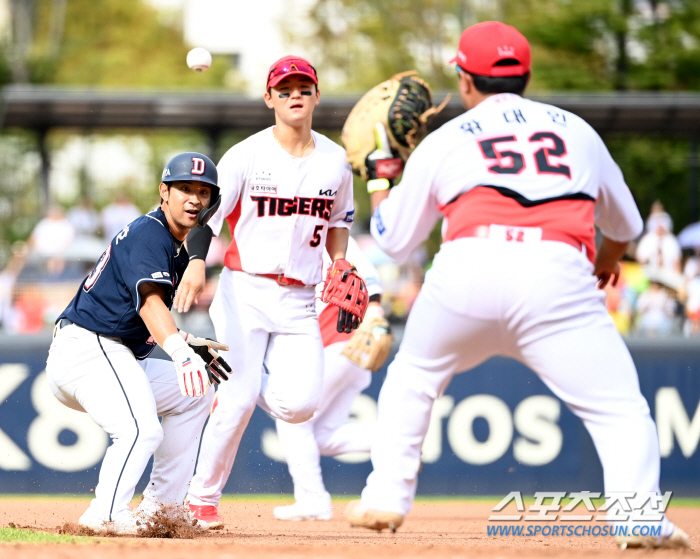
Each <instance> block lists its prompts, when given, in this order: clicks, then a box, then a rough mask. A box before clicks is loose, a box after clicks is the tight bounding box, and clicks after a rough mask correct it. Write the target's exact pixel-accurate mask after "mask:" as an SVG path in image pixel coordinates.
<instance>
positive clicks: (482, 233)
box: [455, 225, 584, 251]
mask: <svg viewBox="0 0 700 559" xmlns="http://www.w3.org/2000/svg"><path fill="white" fill-rule="evenodd" d="M489 227H490V226H489V225H474V226H473V227H466V228H464V229H461V230H460V231H459V232H458V233H457V235H456V236H455V238H456V239H460V238H463V237H479V238H482V239H486V238H488V236H489ZM518 229H531V227H517V226H515V225H514V226H513V230H515V231H517V230H518ZM541 240H542V241H558V242H560V243H566V244H567V245H570V246H572V247H574V248H575V249H576V250H578V251H583V250H584V245H583V243H582V242H581V241H579V240H578V239H576V238H575V237H574V236H573V235H569V234H567V233H562V232H561V231H547V230H546V229H542V239H541ZM510 242H518V239H517V237H516V238H514V239H513V240H512V241H510Z"/></svg>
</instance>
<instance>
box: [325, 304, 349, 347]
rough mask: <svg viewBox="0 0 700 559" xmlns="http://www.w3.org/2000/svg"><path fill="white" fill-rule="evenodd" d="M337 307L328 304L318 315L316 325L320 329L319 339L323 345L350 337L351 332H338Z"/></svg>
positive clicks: (326, 345)
mask: <svg viewBox="0 0 700 559" xmlns="http://www.w3.org/2000/svg"><path fill="white" fill-rule="evenodd" d="M339 310H340V309H339V307H336V306H335V305H328V306H327V307H326V308H325V309H323V310H322V311H321V314H320V315H319V316H318V326H319V328H320V329H321V341H322V342H323V347H328V346H329V345H331V344H334V343H336V342H345V341H347V340H349V339H350V338H351V337H352V334H346V333H345V332H338V311H339Z"/></svg>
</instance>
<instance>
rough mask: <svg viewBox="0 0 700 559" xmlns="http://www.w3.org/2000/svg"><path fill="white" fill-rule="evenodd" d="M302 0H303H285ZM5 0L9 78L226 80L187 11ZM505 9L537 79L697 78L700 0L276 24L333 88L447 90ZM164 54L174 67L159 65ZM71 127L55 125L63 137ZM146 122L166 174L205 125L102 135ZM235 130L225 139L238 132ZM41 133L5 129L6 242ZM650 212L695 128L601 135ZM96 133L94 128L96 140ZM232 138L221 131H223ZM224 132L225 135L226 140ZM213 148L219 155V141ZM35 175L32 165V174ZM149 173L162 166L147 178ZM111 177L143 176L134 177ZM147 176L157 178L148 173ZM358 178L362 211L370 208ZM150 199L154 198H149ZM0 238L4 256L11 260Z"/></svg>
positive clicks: (313, 13) (401, 3) (369, 9)
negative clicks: (403, 80)
mask: <svg viewBox="0 0 700 559" xmlns="http://www.w3.org/2000/svg"><path fill="white" fill-rule="evenodd" d="M289 1H290V2H291V1H298V0H289ZM3 2H4V3H5V4H6V5H7V6H8V7H9V12H10V18H9V20H8V21H9V25H8V27H7V29H5V30H2V29H0V85H4V84H12V83H13V84H21V83H33V84H52V85H65V86H72V85H76V86H77V85H79V86H104V87H129V88H138V87H151V88H163V89H168V88H192V87H195V86H196V87H207V88H209V87H211V88H223V87H228V85H227V84H229V83H232V82H233V83H236V82H238V83H240V82H241V80H242V79H244V78H245V76H236V79H235V80H230V77H231V72H232V71H233V70H232V68H231V65H230V64H229V63H228V61H227V60H226V57H218V58H215V64H214V65H213V66H212V69H211V70H210V71H209V72H207V73H206V74H204V75H194V74H193V73H192V72H190V71H189V70H188V69H187V67H186V66H185V64H184V62H183V61H184V59H185V55H186V52H187V50H188V48H189V47H188V46H187V45H185V44H184V41H183V33H182V29H181V20H182V19H181V15H180V14H178V13H171V14H169V13H167V12H162V11H160V12H159V11H156V10H155V9H154V8H153V7H152V6H151V5H150V4H148V3H146V2H145V1H143V0H0V4H2V3H3ZM489 19H496V20H500V21H504V22H506V23H509V24H512V25H514V26H516V27H518V28H519V29H520V30H521V31H522V32H523V33H524V34H525V35H526V36H527V37H528V39H529V40H530V42H531V44H532V48H533V75H532V81H531V85H530V88H529V91H530V92H550V91H610V92H613V91H615V90H631V91H634V90H638V91H661V90H664V91H698V90H700V2H699V1H698V0H667V1H660V0H586V1H585V2H584V1H580V0H316V2H315V3H314V4H313V5H312V7H311V9H310V11H309V13H308V23H309V25H304V26H302V25H297V24H295V25H290V24H289V22H285V21H282V22H280V33H284V34H286V36H287V38H288V39H289V42H290V49H291V48H292V46H293V45H303V46H304V48H305V49H306V50H307V51H309V50H310V51H311V52H312V53H313V60H314V64H315V65H316V67H317V68H318V69H319V73H320V75H321V79H322V84H323V89H324V93H326V94H329V93H330V94H332V93H342V94H348V93H362V92H364V91H365V90H367V89H368V88H369V87H372V86H373V85H375V84H376V83H378V82H379V81H382V80H384V79H386V78H387V77H388V76H390V75H391V74H393V73H395V72H398V71H403V70H406V69H410V68H415V69H418V70H419V71H420V72H421V74H422V75H423V76H425V77H426V78H427V79H428V81H429V82H430V83H431V84H432V86H433V87H434V89H436V90H437V91H446V90H452V91H454V90H455V89H456V78H455V74H454V69H453V67H452V66H450V65H449V64H447V61H448V60H449V59H451V58H452V57H453V56H454V53H455V50H456V45H457V42H458V39H459V35H460V33H461V31H462V30H463V29H464V28H466V27H467V26H469V25H471V24H473V23H476V22H478V21H484V20H489ZM164 68H167V71H164V70H163V69H164ZM67 134H68V133H67V132H65V131H63V132H52V133H51V134H50V135H49V147H50V149H52V150H56V149H58V147H59V146H60V145H63V144H64V143H65V142H66V137H67ZM110 134H112V135H114V136H119V137H121V136H124V135H126V136H129V134H132V135H138V136H139V138H144V139H145V140H144V141H145V145H146V148H147V149H144V150H141V152H144V153H143V161H142V164H143V165H144V166H145V167H146V168H147V169H149V172H150V173H151V174H152V176H150V175H149V177H148V178H147V179H146V180H145V181H144V183H143V184H144V185H149V184H150V183H151V182H152V180H157V175H158V171H159V167H160V166H161V165H162V163H163V161H162V159H163V158H164V157H166V156H167V154H169V153H171V152H172V150H179V149H201V148H202V146H203V145H204V144H205V138H203V137H202V135H201V134H200V133H198V132H196V131H189V132H187V133H185V134H179V133H171V132H169V133H165V132H153V131H150V132H149V131H133V132H131V133H129V132H124V131H120V132H119V133H117V132H110V131H104V132H101V133H100V136H101V137H105V136H107V137H108V136H110ZM235 139H238V136H236V134H235V133H234V134H233V136H231V137H230V138H226V139H225V141H226V142H231V141H235ZM35 140H36V139H35V138H34V137H33V136H32V134H31V133H29V132H26V131H8V130H3V131H1V132H0V142H1V143H2V147H1V148H0V162H2V163H3V165H4V166H5V168H6V169H8V168H12V171H11V172H9V173H8V172H6V173H4V174H3V176H2V177H0V220H1V222H2V224H1V225H0V244H2V240H3V239H4V240H5V241H6V243H5V244H7V242H11V241H13V240H15V239H20V238H25V237H26V236H27V235H28V232H29V231H30V230H31V227H32V226H33V223H35V222H36V220H38V219H39V217H41V216H40V214H39V212H40V209H41V208H40V205H39V204H38V203H37V197H36V195H35V194H36V192H35V191H34V192H33V191H32V189H31V188H26V187H23V186H22V185H25V184H27V183H29V182H31V181H32V180H34V181H35V182H36V180H37V179H36V176H37V173H38V168H39V159H38V155H37V152H36V141H35ZM605 140H606V142H607V144H608V146H609V148H610V149H611V151H612V153H613V156H614V157H615V158H616V160H617V161H618V163H619V164H620V166H621V167H622V169H623V171H624V172H625V176H626V178H627V181H628V183H629V185H630V187H631V189H632V191H633V193H634V194H635V197H636V199H637V202H638V204H639V206H640V209H641V211H642V213H643V214H646V213H647V212H648V211H649V207H650V205H651V203H652V202H653V200H655V199H660V200H661V201H662V202H663V203H664V205H665V206H666V208H667V209H668V210H669V212H670V213H671V215H672V216H673V218H674V221H675V225H676V231H678V230H679V229H680V228H681V227H682V226H684V225H686V224H687V223H688V222H689V221H690V220H691V219H694V218H696V217H697V216H693V215H690V212H689V207H690V206H689V204H688V186H689V184H690V166H689V153H690V151H689V141H688V140H689V139H688V138H684V137H677V136H674V134H673V130H669V134H668V136H664V137H655V138H651V137H641V136H640V137H638V136H633V135H622V136H616V137H607V138H605ZM89 143H90V142H88V144H89ZM222 144H223V140H222ZM226 147H228V145H226V146H224V145H221V146H219V152H222V151H223V149H225V148H226ZM217 155H220V153H219V154H217ZM32 177H33V178H32ZM151 179H152V180H151ZM76 181H77V182H78V183H79V184H78V187H77V188H76V189H75V192H76V194H75V196H74V198H72V199H67V198H66V199H61V200H58V201H59V202H61V203H64V204H69V203H74V202H75V201H76V200H77V198H78V197H79V196H80V195H86V194H87V195H90V196H92V197H93V198H94V199H95V201H96V202H97V203H98V205H101V204H104V203H107V201H108V199H109V196H110V195H111V193H112V192H113V190H109V189H106V190H94V188H93V190H91V178H90V173H89V172H88V171H85V172H83V171H81V172H78V173H77V174H76ZM110 188H112V189H114V188H127V189H131V190H132V191H133V190H134V189H136V190H138V188H139V183H138V181H135V182H133V181H132V182H129V183H128V184H124V185H112V186H111V187H110ZM143 188H147V186H143ZM361 190H362V189H361V188H360V186H359V185H358V192H357V194H358V195H357V198H358V201H359V202H360V208H359V209H360V211H359V212H358V213H359V214H360V217H361V218H362V217H364V218H367V217H368V212H367V206H366V204H364V203H363V201H364V195H363V193H362V192H361ZM142 205H144V206H145V205H146V203H145V202H144V203H143V204H142ZM1 252H2V250H1V249H0V265H1V261H2V258H1V257H2V254H1Z"/></svg>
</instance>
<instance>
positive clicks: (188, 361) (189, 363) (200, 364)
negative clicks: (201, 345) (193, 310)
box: [163, 334, 209, 398]
mask: <svg viewBox="0 0 700 559" xmlns="http://www.w3.org/2000/svg"><path fill="white" fill-rule="evenodd" d="M163 349H164V350H165V352H166V353H167V354H168V355H170V357H171V359H172V360H173V364H174V365H175V374H176V376H177V382H178V384H179V385H180V392H181V393H182V395H183V396H191V397H193V398H199V397H201V396H206V394H207V392H208V391H209V375H208V374H207V370H206V366H205V364H204V361H203V360H202V358H201V357H200V356H199V355H197V354H196V353H195V352H194V350H193V349H192V348H191V347H190V346H189V345H187V342H185V340H184V339H183V338H182V337H181V336H180V335H179V334H173V335H172V336H168V337H167V338H166V340H165V342H164V343H163Z"/></svg>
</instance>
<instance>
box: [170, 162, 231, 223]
mask: <svg viewBox="0 0 700 559" xmlns="http://www.w3.org/2000/svg"><path fill="white" fill-rule="evenodd" d="M161 180H162V181H163V182H164V183H165V184H170V183H171V182H175V181H199V182H203V183H205V184H208V185H209V186H211V201H210V202H209V207H208V208H204V209H203V210H202V211H201V212H199V217H198V221H199V224H200V225H206V224H207V221H209V219H210V218H211V216H212V215H214V212H216V210H217V209H218V208H219V204H221V190H220V189H219V185H218V184H217V183H218V182H219V173H218V172H217V170H216V165H214V162H213V161H212V160H211V159H209V158H208V157H207V156H206V155H202V154H201V153H197V152H194V151H188V152H186V153H181V154H180V155H176V156H175V157H173V158H172V159H171V160H170V161H168V164H167V165H166V166H165V169H163V177H162V178H161Z"/></svg>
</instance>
